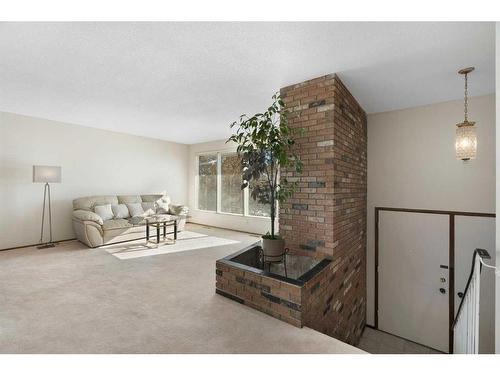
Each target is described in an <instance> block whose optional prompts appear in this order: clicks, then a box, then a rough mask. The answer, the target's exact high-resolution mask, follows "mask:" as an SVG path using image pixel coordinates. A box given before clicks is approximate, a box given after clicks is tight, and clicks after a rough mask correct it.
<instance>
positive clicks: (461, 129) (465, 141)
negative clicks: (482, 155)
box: [455, 121, 477, 160]
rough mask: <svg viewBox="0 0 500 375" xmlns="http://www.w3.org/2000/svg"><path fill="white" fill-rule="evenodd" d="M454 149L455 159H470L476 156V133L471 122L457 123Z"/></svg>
mask: <svg viewBox="0 0 500 375" xmlns="http://www.w3.org/2000/svg"><path fill="white" fill-rule="evenodd" d="M457 126H458V127H457V131H456V137H455V151H456V155H457V159H459V160H470V159H475V158H476V153H477V134H476V128H475V126H474V123H473V122H469V121H467V122H463V123H461V124H458V125H457Z"/></svg>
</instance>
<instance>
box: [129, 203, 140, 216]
mask: <svg viewBox="0 0 500 375" xmlns="http://www.w3.org/2000/svg"><path fill="white" fill-rule="evenodd" d="M127 208H128V212H129V213H130V216H132V217H134V216H142V215H144V209H143V208H142V205H141V204H140V203H128V204H127Z"/></svg>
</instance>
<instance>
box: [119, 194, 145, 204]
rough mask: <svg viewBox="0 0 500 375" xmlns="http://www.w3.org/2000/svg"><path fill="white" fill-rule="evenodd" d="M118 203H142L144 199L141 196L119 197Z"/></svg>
mask: <svg viewBox="0 0 500 375" xmlns="http://www.w3.org/2000/svg"><path fill="white" fill-rule="evenodd" d="M117 198H118V203H125V204H128V203H141V202H142V199H141V196H140V195H119V196H118V197H117Z"/></svg>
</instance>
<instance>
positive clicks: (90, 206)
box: [73, 195, 118, 211]
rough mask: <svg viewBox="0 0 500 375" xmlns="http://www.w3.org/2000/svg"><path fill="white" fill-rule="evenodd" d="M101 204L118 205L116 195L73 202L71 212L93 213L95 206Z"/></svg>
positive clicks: (96, 196) (79, 199)
mask: <svg viewBox="0 0 500 375" xmlns="http://www.w3.org/2000/svg"><path fill="white" fill-rule="evenodd" d="M103 204H118V198H117V197H116V195H95V196H90V197H82V198H78V199H74V200H73V210H86V211H94V207H95V206H100V205H103Z"/></svg>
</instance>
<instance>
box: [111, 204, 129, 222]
mask: <svg viewBox="0 0 500 375" xmlns="http://www.w3.org/2000/svg"><path fill="white" fill-rule="evenodd" d="M111 210H112V211H113V215H114V217H115V219H126V218H128V217H130V214H129V213H128V208H127V205H126V204H112V205H111Z"/></svg>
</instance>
